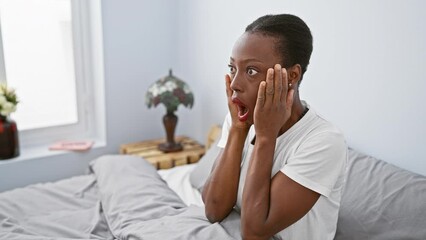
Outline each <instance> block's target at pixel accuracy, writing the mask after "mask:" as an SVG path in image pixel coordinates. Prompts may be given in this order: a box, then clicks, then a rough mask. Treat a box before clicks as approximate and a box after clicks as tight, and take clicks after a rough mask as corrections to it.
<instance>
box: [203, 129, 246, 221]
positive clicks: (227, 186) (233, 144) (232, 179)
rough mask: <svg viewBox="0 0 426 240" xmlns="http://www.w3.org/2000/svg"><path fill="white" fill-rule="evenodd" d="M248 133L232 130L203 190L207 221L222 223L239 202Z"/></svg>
mask: <svg viewBox="0 0 426 240" xmlns="http://www.w3.org/2000/svg"><path fill="white" fill-rule="evenodd" d="M246 136H247V133H246V132H244V131H239V130H238V129H233V128H231V129H230V131H229V137H228V141H227V144H226V147H225V149H224V150H223V151H221V153H220V154H219V156H218V158H217V159H216V162H215V164H214V166H213V169H212V172H211V173H210V177H209V178H208V179H207V181H206V184H205V185H204V188H203V193H202V198H203V201H204V204H205V211H206V216H207V219H208V220H209V221H210V222H212V223H214V222H220V221H222V220H223V219H224V218H225V217H226V216H228V214H229V213H230V212H231V211H232V208H233V207H234V206H235V203H236V201H237V194H238V184H239V178H240V164H241V155H242V150H243V147H244V141H245V137H246Z"/></svg>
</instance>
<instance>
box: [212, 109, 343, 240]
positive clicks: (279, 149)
mask: <svg viewBox="0 0 426 240" xmlns="http://www.w3.org/2000/svg"><path fill="white" fill-rule="evenodd" d="M303 104H304V105H305V106H307V107H308V108H309V111H308V112H307V113H306V114H305V116H304V117H303V118H302V119H300V120H299V121H298V122H297V123H296V124H295V125H293V126H292V127H291V128H290V129H289V130H287V131H286V132H285V133H284V134H282V135H281V136H279V137H278V138H277V141H276V146H275V154H274V160H273V161H274V163H273V166H272V174H271V178H272V177H273V176H274V175H275V174H276V173H278V171H281V172H283V173H284V174H285V175H287V176H288V177H289V178H291V179H292V180H294V181H295V182H297V183H299V184H301V185H303V186H304V187H306V188H309V189H311V190H313V191H315V192H317V193H319V194H321V195H320V198H319V199H318V201H317V202H316V203H315V205H314V206H313V207H312V209H311V210H310V211H309V212H308V213H307V214H306V215H305V216H303V217H302V218H301V219H299V220H298V221H297V222H295V223H294V224H292V225H291V226H289V227H287V228H286V229H284V230H282V231H281V232H279V233H278V234H276V235H275V236H274V238H273V239H285V240H292V239H297V240H300V239H306V240H308V239H309V240H315V239H318V240H327V239H333V238H334V235H335V232H336V225H337V217H338V211H339V206H340V197H341V192H342V188H343V185H344V179H345V178H344V176H345V173H346V162H347V146H346V143H345V140H344V137H343V134H342V133H341V131H340V130H338V129H337V128H336V127H335V126H333V125H332V124H331V123H329V122H328V121H326V120H324V119H323V118H322V117H320V116H319V115H318V114H317V113H316V112H315V111H314V110H313V109H312V108H311V107H309V106H308V105H307V104H306V103H305V102H303ZM231 123H232V121H231V115H230V114H229V113H228V115H227V116H226V118H225V121H224V124H223V127H222V137H221V139H220V141H219V143H218V146H219V147H222V148H224V147H225V145H226V142H227V139H228V133H229V128H230V126H231ZM254 136H255V129H254V126H252V127H251V128H250V131H249V133H248V136H247V139H246V141H245V144H244V149H243V154H242V160H241V173H240V182H239V187H238V198H237V204H236V206H235V208H236V209H237V210H238V211H240V209H241V202H242V195H243V188H244V182H245V178H246V175H247V169H248V165H249V162H250V159H251V154H252V151H253V147H254V146H253V145H252V144H251V141H252V139H253V138H254Z"/></svg>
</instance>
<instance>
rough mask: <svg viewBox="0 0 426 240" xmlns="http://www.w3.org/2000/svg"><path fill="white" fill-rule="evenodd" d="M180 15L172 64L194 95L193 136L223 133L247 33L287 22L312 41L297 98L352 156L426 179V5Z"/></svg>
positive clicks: (277, 6) (278, 5)
mask: <svg viewBox="0 0 426 240" xmlns="http://www.w3.org/2000/svg"><path fill="white" fill-rule="evenodd" d="M178 7H179V11H178V13H179V14H178V18H179V21H178V24H179V28H178V29H179V36H180V37H179V45H178V55H177V58H178V62H177V63H176V64H177V66H178V69H179V71H180V72H181V73H182V75H185V76H186V77H188V79H190V80H192V82H191V86H193V87H194V88H195V89H196V93H198V94H197V96H196V97H198V98H196V102H197V103H198V104H197V105H196V106H195V108H194V110H193V112H195V113H196V114H195V116H197V117H194V118H195V120H196V121H195V122H194V124H195V126H196V127H197V128H200V129H206V128H208V127H209V126H210V125H211V124H213V123H217V122H219V123H221V121H222V119H223V116H224V115H225V113H226V101H225V94H224V83H223V82H224V81H223V75H224V74H225V73H226V71H227V67H226V66H227V64H228V59H229V54H230V51H231V49H232V45H233V43H234V42H235V40H236V39H237V38H238V36H239V35H240V34H241V33H242V32H243V30H244V28H245V27H246V25H248V24H249V23H250V22H252V21H253V20H255V19H256V18H257V17H259V16H261V15H264V14H268V13H292V14H296V15H298V16H300V17H301V18H302V19H304V20H305V21H306V22H307V24H308V25H309V26H310V28H311V31H312V33H313V36H314V51H313V55H312V58H311V64H310V66H309V70H308V72H307V73H306V75H305V78H304V81H303V83H302V86H301V89H300V91H301V95H302V98H304V99H306V100H307V101H308V102H309V103H310V104H311V106H312V107H314V108H315V109H316V110H317V111H318V112H320V113H321V114H322V115H323V116H324V117H326V118H327V119H329V120H330V121H332V122H334V123H335V124H336V125H337V126H339V127H340V128H341V129H342V130H343V131H344V133H345V135H346V138H347V141H348V144H349V145H350V146H351V147H353V148H355V149H358V150H360V151H363V152H365V153H368V154H371V155H373V156H375V157H378V158H381V159H384V160H386V161H388V162H391V163H394V164H395V165H398V166H400V167H402V168H405V169H409V170H412V171H414V172H418V173H421V174H424V175H426V161H424V158H425V157H426V155H425V153H424V149H423V148H424V147H425V146H426V127H425V122H426V111H425V110H424V107H423V104H424V103H425V102H426V94H424V92H425V90H426V81H425V80H426V79H425V77H426V73H425V71H424V68H423V66H425V63H426V28H425V27H424V24H423V23H424V22H426V14H424V9H426V2H424V1H421V0H418V1H387V0H378V1H370V0H362V1H338V0H333V1H327V4H324V2H323V1H309V0H293V1H273V0H267V1H253V0H251V1H247V0H244V1H243V0H238V1H225V0H214V1H213V0H211V1H196V0H192V1H191V0H181V1H180V2H179V5H178ZM193 126H194V125H193V124H192V125H187V126H182V127H181V129H185V131H187V132H189V128H190V127H193ZM199 134H200V133H198V135H197V136H199Z"/></svg>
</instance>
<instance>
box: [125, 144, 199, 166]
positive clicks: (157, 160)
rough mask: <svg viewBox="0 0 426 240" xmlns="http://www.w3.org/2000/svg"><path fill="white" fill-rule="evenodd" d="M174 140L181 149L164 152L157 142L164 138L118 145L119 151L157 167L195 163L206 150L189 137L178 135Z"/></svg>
mask: <svg viewBox="0 0 426 240" xmlns="http://www.w3.org/2000/svg"><path fill="white" fill-rule="evenodd" d="M175 140H176V142H180V143H181V144H182V146H183V150H182V151H180V152H171V153H164V152H162V151H160V150H158V144H159V143H162V142H164V139H156V140H148V141H142V142H136V143H129V144H123V145H121V146H120V153H121V154H129V155H135V156H140V157H143V158H144V159H145V160H146V161H148V162H150V163H151V164H152V165H154V167H156V168H157V169H167V168H172V167H174V166H179V165H185V164H189V163H196V162H198V160H200V158H201V157H202V156H203V155H204V153H205V152H206V150H205V147H204V146H203V145H201V144H199V143H198V142H196V141H195V140H193V139H191V138H189V137H185V136H179V137H176V139H175Z"/></svg>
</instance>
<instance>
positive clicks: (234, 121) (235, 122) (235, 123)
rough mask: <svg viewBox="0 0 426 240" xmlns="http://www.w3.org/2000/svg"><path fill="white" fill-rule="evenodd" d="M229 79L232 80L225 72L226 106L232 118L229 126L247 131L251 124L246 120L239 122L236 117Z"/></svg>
mask: <svg viewBox="0 0 426 240" xmlns="http://www.w3.org/2000/svg"><path fill="white" fill-rule="evenodd" d="M231 81H232V79H231V76H230V75H229V74H226V75H225V84H226V97H227V98H228V108H229V112H230V114H231V118H232V126H231V127H234V128H237V129H240V130H246V131H248V130H249V129H250V125H251V124H249V123H247V121H245V122H241V121H240V120H239V119H238V107H237V105H235V103H233V102H232V93H233V90H232V89H231Z"/></svg>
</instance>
